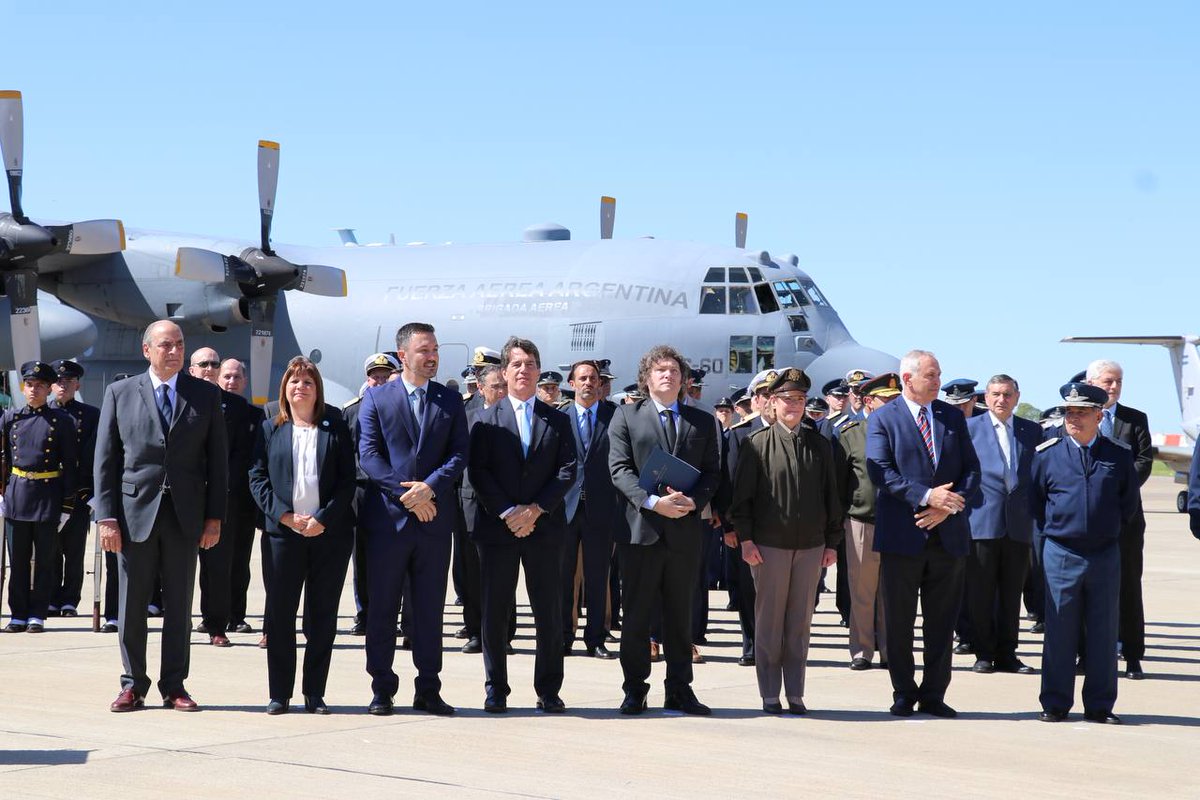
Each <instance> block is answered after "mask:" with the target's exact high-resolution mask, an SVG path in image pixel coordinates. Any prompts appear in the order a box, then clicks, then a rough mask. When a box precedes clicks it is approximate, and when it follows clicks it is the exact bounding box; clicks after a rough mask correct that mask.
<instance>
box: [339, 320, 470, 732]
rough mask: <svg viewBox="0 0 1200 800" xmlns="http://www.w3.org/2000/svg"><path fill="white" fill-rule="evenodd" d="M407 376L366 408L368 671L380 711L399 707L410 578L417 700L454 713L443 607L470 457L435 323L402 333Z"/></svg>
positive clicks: (362, 452) (372, 397) (370, 398)
mask: <svg viewBox="0 0 1200 800" xmlns="http://www.w3.org/2000/svg"><path fill="white" fill-rule="evenodd" d="M396 350H397V351H398V353H399V355H400V362H401V365H402V370H401V373H400V378H399V379H398V380H394V381H392V382H390V383H386V384H384V385H383V386H378V387H375V388H371V389H368V390H367V393H366V394H365V395H363V399H362V407H361V408H360V410H359V412H358V422H359V442H358V454H359V466H360V468H361V469H362V471H363V473H364V474H365V475H366V476H367V478H368V480H369V481H370V487H369V489H368V491H367V492H366V496H365V497H364V498H363V503H362V506H361V507H360V509H359V513H360V514H361V515H362V516H363V518H364V521H365V522H366V524H367V526H368V546H367V549H368V551H369V552H370V553H371V560H370V564H369V567H368V571H369V575H368V581H369V583H368V585H369V587H370V590H369V594H370V597H371V603H370V606H369V607H368V610H367V672H368V673H370V675H371V689H372V691H373V692H374V696H373V697H372V699H371V705H370V707H369V708H368V709H367V710H368V711H369V712H370V713H371V714H375V715H377V716H386V715H388V714H391V713H392V699H393V697H394V696H395V694H396V691H397V689H399V686H400V681H399V678H398V677H397V676H396V673H395V671H394V670H393V669H392V662H393V660H394V659H395V654H396V614H397V613H398V612H399V609H400V593H401V591H402V589H403V587H404V583H405V580H407V581H408V584H409V586H410V588H411V593H412V601H413V624H412V654H413V665H414V666H415V667H416V668H417V677H416V679H415V681H414V685H415V688H416V693H415V695H414V697H413V708H414V709H416V710H418V711H428V712H429V713H431V714H442V715H445V714H453V713H454V709H453V708H452V707H451V706H450V705H448V704H447V703H446V702H445V701H444V700H442V697H441V688H442V681H441V678H440V677H439V673H440V672H441V670H442V612H443V609H444V608H445V603H446V579H447V575H448V573H449V570H450V541H451V532H452V529H453V527H454V518H455V504H456V503H457V502H458V496H457V491H456V486H455V482H456V481H457V479H458V476H459V475H460V474H462V471H463V468H464V467H465V466H466V453H467V418H466V415H465V414H464V413H463V401H462V397H461V396H459V394H458V393H457V392H455V391H452V390H450V389H447V388H446V387H445V386H443V385H442V384H440V383H437V382H436V381H434V380H433V377H434V376H435V375H437V370H438V342H437V336H436V335H435V333H434V330H433V326H432V325H428V324H425V323H423V322H410V323H408V324H406V325H404V326H403V327H402V328H400V330H399V331H397V333H396Z"/></svg>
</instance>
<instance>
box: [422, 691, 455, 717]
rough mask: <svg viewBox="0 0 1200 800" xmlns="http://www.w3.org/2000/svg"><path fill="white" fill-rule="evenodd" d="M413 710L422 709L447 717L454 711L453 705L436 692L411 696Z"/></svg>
mask: <svg viewBox="0 0 1200 800" xmlns="http://www.w3.org/2000/svg"><path fill="white" fill-rule="evenodd" d="M413 711H424V712H426V713H428V714H436V715H437V716H439V717H448V716H450V715H451V714H453V713H454V706H452V705H450V704H449V703H447V702H446V701H445V700H443V699H442V696H441V695H440V694H438V693H437V692H425V693H423V694H418V695H415V696H414V697H413Z"/></svg>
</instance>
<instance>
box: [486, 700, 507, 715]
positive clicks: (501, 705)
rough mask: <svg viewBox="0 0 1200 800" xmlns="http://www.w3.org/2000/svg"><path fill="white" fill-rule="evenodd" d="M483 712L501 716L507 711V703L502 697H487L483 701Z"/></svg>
mask: <svg viewBox="0 0 1200 800" xmlns="http://www.w3.org/2000/svg"><path fill="white" fill-rule="evenodd" d="M483 710H484V711H486V712H487V713H489V714H503V713H505V712H506V711H508V701H507V700H505V699H504V698H503V697H492V696H491V695H488V696H487V697H486V698H484V701H483Z"/></svg>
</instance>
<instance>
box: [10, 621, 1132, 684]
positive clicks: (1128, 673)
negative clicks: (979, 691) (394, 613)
mask: <svg viewBox="0 0 1200 800" xmlns="http://www.w3.org/2000/svg"><path fill="white" fill-rule="evenodd" d="M30 627H32V626H30ZM1125 677H1126V678H1129V680H1131V681H1140V680H1141V679H1142V678H1144V677H1146V673H1144V672H1142V662H1141V660H1140V659H1137V658H1130V659H1128V660H1126V661H1125Z"/></svg>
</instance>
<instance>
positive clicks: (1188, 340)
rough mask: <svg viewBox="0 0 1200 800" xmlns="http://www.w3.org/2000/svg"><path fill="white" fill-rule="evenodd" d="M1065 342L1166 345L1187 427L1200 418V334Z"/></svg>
mask: <svg viewBox="0 0 1200 800" xmlns="http://www.w3.org/2000/svg"><path fill="white" fill-rule="evenodd" d="M1063 341H1064V342H1090V343H1095V344H1156V345H1160V346H1161V347H1165V348H1167V350H1168V351H1169V352H1170V354H1171V366H1172V367H1173V368H1174V369H1175V390H1176V392H1177V393H1178V395H1179V411H1180V413H1181V414H1182V415H1183V421H1184V424H1185V426H1186V425H1187V424H1188V423H1192V422H1195V421H1196V420H1200V350H1197V347H1196V345H1197V344H1200V336H1195V335H1185V336H1069V337H1067V338H1066V339H1063Z"/></svg>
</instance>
